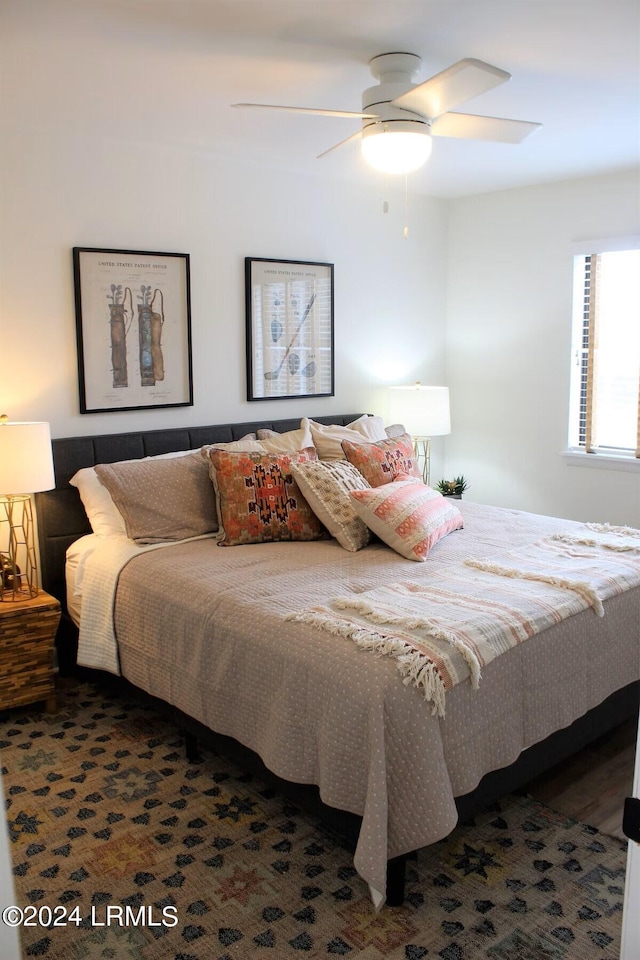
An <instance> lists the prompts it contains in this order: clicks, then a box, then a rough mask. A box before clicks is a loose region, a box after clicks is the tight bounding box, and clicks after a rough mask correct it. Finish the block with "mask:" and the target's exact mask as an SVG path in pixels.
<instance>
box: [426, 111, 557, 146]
mask: <svg viewBox="0 0 640 960" xmlns="http://www.w3.org/2000/svg"><path fill="white" fill-rule="evenodd" d="M541 126H542V124H541V123H530V122H529V121H528V120H505V119H503V118H502V117H477V116H475V115H474V114H471V113H443V114H442V116H440V117H436V119H435V120H433V121H432V123H431V135H432V136H433V137H459V138H462V139H465V140H494V141H496V142H497V143H521V142H522V141H523V140H524V138H525V137H528V136H529V134H530V133H533V132H534V131H535V130H538V129H539V127H541Z"/></svg>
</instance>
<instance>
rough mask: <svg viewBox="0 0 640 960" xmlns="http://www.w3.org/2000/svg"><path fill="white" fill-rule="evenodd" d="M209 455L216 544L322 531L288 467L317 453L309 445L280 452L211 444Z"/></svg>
mask: <svg viewBox="0 0 640 960" xmlns="http://www.w3.org/2000/svg"><path fill="white" fill-rule="evenodd" d="M209 459H210V461H211V465H212V471H211V474H212V480H213V484H214V487H215V488H216V492H217V494H218V495H219V504H220V517H219V519H220V525H221V526H222V527H223V528H224V537H223V539H222V540H220V541H219V543H220V545H221V546H223V547H234V546H239V545H240V544H247V543H268V542H271V541H274V540H319V539H321V538H322V537H325V536H326V531H325V529H324V527H323V526H322V524H321V523H320V521H319V520H318V518H317V517H316V515H315V514H314V513H313V511H312V510H311V508H310V506H309V505H308V503H307V501H306V500H305V499H304V497H303V496H302V494H301V493H300V488H299V487H298V485H297V483H296V482H295V480H294V478H293V474H292V473H291V464H292V463H305V462H307V461H308V460H315V459H316V451H315V449H314V448H313V447H310V448H307V449H305V450H298V451H292V452H291V453H279V454H268V453H259V452H255V453H252V452H250V451H247V452H246V453H227V452H226V451H224V450H216V449H212V450H211V451H209Z"/></svg>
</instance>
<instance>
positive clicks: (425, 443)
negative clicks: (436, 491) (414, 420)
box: [411, 437, 431, 486]
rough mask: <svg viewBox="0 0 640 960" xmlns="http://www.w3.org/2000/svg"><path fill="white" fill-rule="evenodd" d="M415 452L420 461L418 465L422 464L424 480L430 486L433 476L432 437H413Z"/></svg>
mask: <svg viewBox="0 0 640 960" xmlns="http://www.w3.org/2000/svg"><path fill="white" fill-rule="evenodd" d="M411 439H412V440H413V452H414V454H415V456H416V460H417V461H418V467H420V466H422V481H423V483H426V484H427V486H429V481H430V478H431V438H430V437H412V438H411Z"/></svg>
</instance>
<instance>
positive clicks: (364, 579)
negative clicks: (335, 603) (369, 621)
mask: <svg viewBox="0 0 640 960" xmlns="http://www.w3.org/2000/svg"><path fill="white" fill-rule="evenodd" d="M461 509H462V511H463V514H464V518H465V528H464V530H461V531H457V532H454V533H452V534H450V535H449V536H448V537H447V538H446V539H445V540H443V541H441V542H440V543H439V544H438V545H437V546H436V548H435V549H434V550H433V552H432V555H431V556H430V558H429V559H428V560H427V562H426V563H423V564H420V563H411V562H410V561H407V560H404V559H402V558H401V557H399V556H397V555H396V554H395V553H393V552H392V551H391V550H390V549H389V548H388V547H386V546H384V545H383V544H380V543H374V544H371V545H370V546H369V547H367V548H366V549H364V550H362V551H360V552H359V553H356V554H351V553H348V552H347V551H345V550H343V549H342V548H341V547H340V546H339V545H338V544H337V543H336V542H335V541H326V542H317V543H276V544H263V545H258V546H242V547H228V548H223V547H218V546H217V545H216V543H215V541H213V540H200V541H195V542H192V543H187V544H184V545H179V546H173V547H172V548H171V549H167V550H162V549H160V550H154V551H151V552H149V553H145V554H143V555H142V556H139V557H137V558H136V559H134V560H132V561H131V562H130V563H129V564H128V565H127V566H126V567H125V568H124V570H123V572H122V574H121V576H120V582H119V586H118V590H117V602H116V611H115V622H116V633H117V638H118V645H119V655H120V665H121V670H122V673H123V675H124V676H126V677H127V678H128V679H129V680H131V681H132V682H133V683H134V684H136V685H138V686H140V687H142V688H143V689H145V690H147V691H148V692H150V693H152V694H153V695H155V696H157V697H160V698H162V699H163V700H166V701H168V702H169V703H171V704H173V705H175V706H176V707H178V708H179V709H180V710H182V711H184V712H185V713H186V714H188V715H190V716H193V717H195V718H197V719H198V720H200V721H201V722H203V723H205V724H206V725H207V726H209V727H211V728H212V729H214V730H216V731H218V732H219V733H222V734H227V735H230V736H233V737H235V738H236V739H237V740H239V741H240V742H241V743H243V744H245V745H246V746H248V747H251V748H252V749H253V750H255V751H257V753H259V754H260V756H261V757H262V759H263V760H264V762H265V763H266V765H267V766H268V767H269V768H270V769H271V770H273V772H274V773H276V774H277V775H278V776H280V777H283V778H284V779H288V780H292V781H296V782H300V783H315V784H318V785H319V788H320V794H321V797H322V799H323V800H324V801H325V803H327V804H330V805H331V806H334V807H338V808H340V809H345V810H349V811H351V812H353V813H357V814H360V815H361V816H362V818H363V819H362V827H361V831H360V836H359V842H358V845H357V849H356V853H355V858H354V863H355V866H356V869H357V870H358V872H359V874H360V875H361V876H362V878H363V879H364V880H365V881H366V882H367V883H368V884H369V885H370V886H371V887H372V888H373V889H374V890H375V891H379V892H381V893H382V894H384V891H385V884H386V861H387V858H389V857H394V856H397V855H399V854H402V853H405V852H407V851H409V850H413V849H417V848H419V847H422V846H425V845H427V844H429V843H432V842H434V841H436V840H438V839H440V838H442V837H444V836H446V835H447V834H448V833H449V832H450V831H451V830H452V829H453V827H454V825H455V823H456V809H455V805H454V801H453V798H454V796H459V795H462V794H465V793H467V792H469V791H470V790H472V789H473V788H474V787H475V786H476V784H477V783H478V782H479V780H480V779H481V777H482V776H483V775H484V774H485V773H486V772H488V771H489V770H493V769H497V768H499V767H502V766H506V765H508V764H509V763H511V762H512V761H513V760H514V759H515V758H516V757H517V756H518V754H519V753H520V752H521V751H522V750H523V749H524V748H526V747H527V746H530V745H531V744H532V743H535V742H537V741H539V740H541V739H543V738H545V737H546V736H548V735H549V734H550V733H552V732H553V731H554V730H556V729H558V728H560V727H563V726H567V725H568V724H570V723H571V722H572V721H573V720H574V719H575V718H576V717H578V716H580V715H582V714H583V713H585V712H586V711H587V710H588V709H590V708H591V707H593V706H595V705H597V704H598V703H600V702H601V701H602V700H604V699H605V698H606V697H607V696H608V695H609V694H610V693H612V692H613V691H615V690H616V689H618V688H620V687H622V686H624V685H625V684H627V683H629V682H631V681H632V680H634V679H637V678H639V677H640V640H639V634H640V627H639V624H640V589H635V590H632V591H629V592H627V593H624V594H622V595H620V596H616V597H613V598H611V599H610V600H608V601H606V603H605V616H604V617H603V618H599V617H596V616H595V615H594V613H593V611H592V610H590V609H587V610H584V611H583V612H581V613H578V614H576V615H575V616H572V617H570V618H569V619H567V620H564V621H563V622H562V623H559V624H558V625H556V626H554V627H552V628H550V629H548V630H545V631H543V632H542V633H539V634H537V635H536V636H534V637H532V638H531V639H529V640H527V641H526V642H525V643H521V644H519V645H518V646H516V647H514V648H513V649H512V650H509V651H508V652H507V653H505V654H504V655H502V656H500V657H498V658H497V659H495V660H493V661H492V662H491V663H489V664H488V665H487V666H486V668H485V669H484V670H483V679H482V683H481V684H480V686H479V688H478V689H477V690H474V689H472V687H471V685H470V683H468V682H464V683H461V684H459V685H457V686H455V687H454V688H453V689H451V690H450V691H449V692H448V693H447V711H446V718H439V717H437V716H434V715H432V710H431V705H430V704H429V703H428V702H427V701H425V698H424V696H422V694H421V692H420V691H419V690H418V689H417V688H416V687H414V686H411V685H409V686H406V685H404V684H403V682H402V677H401V675H400V674H399V672H398V670H397V669H396V665H395V663H394V662H393V660H392V659H391V658H389V657H381V656H376V655H375V654H374V653H372V652H370V651H366V650H362V649H360V648H359V647H358V646H356V645H355V644H354V643H352V642H351V641H350V640H348V639H345V638H343V637H340V636H333V635H332V634H330V633H326V632H325V631H322V630H317V629H314V628H313V627H311V626H306V625H301V624H299V623H292V622H290V621H287V620H286V617H287V616H288V615H289V614H291V613H295V612H298V611H300V610H303V609H305V608H307V607H309V605H312V604H318V603H321V604H322V603H327V602H328V601H330V600H331V599H332V598H334V597H336V596H344V595H345V594H350V593H351V594H358V593H362V592H364V591H367V590H372V589H374V588H377V587H380V586H383V585H384V584H388V583H394V582H396V581H398V580H400V579H402V580H405V581H407V580H415V581H416V582H427V581H428V579H429V576H430V572H432V571H433V569H434V568H435V567H441V565H443V564H451V563H456V564H459V563H460V562H461V561H463V560H465V559H466V558H468V557H472V556H475V557H497V556H499V555H500V554H501V553H504V551H505V550H508V549H514V548H519V547H522V546H525V545H526V544H528V543H533V542H534V541H537V540H539V539H540V538H541V537H544V536H547V535H549V534H553V533H558V532H576V531H581V530H583V529H584V528H583V527H582V525H580V524H575V523H572V522H570V521H566V520H555V519H550V518H545V517H538V516H534V515H531V514H524V513H520V512H517V511H511V510H500V509H498V508H494V507H486V506H480V505H477V504H473V503H468V502H466V501H462V503H461Z"/></svg>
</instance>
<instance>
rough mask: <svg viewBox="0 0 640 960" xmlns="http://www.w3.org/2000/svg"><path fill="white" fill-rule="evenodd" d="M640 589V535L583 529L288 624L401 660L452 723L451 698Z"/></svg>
mask: <svg viewBox="0 0 640 960" xmlns="http://www.w3.org/2000/svg"><path fill="white" fill-rule="evenodd" d="M638 585H640V530H634V529H632V528H629V527H610V526H609V525H607V524H588V525H585V529H584V533H583V534H580V533H574V532H572V533H568V534H555V535H554V536H551V537H546V538H545V539H543V540H540V541H538V542H537V543H535V544H532V545H531V546H529V547H527V548H526V549H521V550H516V551H513V552H511V553H504V554H501V555H500V556H499V557H497V558H493V559H491V560H478V559H469V560H466V561H465V562H464V563H461V564H456V565H452V566H450V567H449V568H448V569H445V570H443V571H441V572H437V571H436V572H433V571H431V570H429V572H428V575H427V582H425V583H416V582H409V581H407V582H401V583H395V584H391V585H389V586H386V587H381V588H379V589H376V590H370V591H367V592H366V593H361V594H353V595H351V596H347V597H338V598H336V599H335V600H333V601H332V602H331V604H330V605H329V606H318V607H311V608H309V609H308V610H304V611H301V612H299V613H295V614H290V615H289V616H288V617H287V619H288V620H294V621H299V622H302V623H308V624H312V625H313V626H316V627H320V628H322V629H324V630H326V631H328V632H329V633H332V634H335V635H337V636H343V637H347V638H349V639H351V640H353V641H354V642H355V643H356V644H358V646H360V647H363V648H365V649H368V650H373V651H375V652H377V653H380V654H387V655H389V656H391V657H394V658H395V660H396V662H397V666H398V669H399V670H400V672H401V674H402V675H403V677H404V682H405V683H406V684H409V683H413V684H415V685H416V686H417V687H419V688H420V689H421V690H422V691H423V693H424V696H425V699H426V700H428V701H430V702H431V703H433V713H436V714H438V716H441V717H443V716H444V714H445V693H446V691H447V690H449V689H451V687H453V686H454V685H455V684H457V683H461V682H462V681H463V680H466V679H467V678H470V681H471V684H472V686H473V687H476V688H477V686H478V684H479V682H480V678H481V672H482V668H483V667H484V666H485V665H486V664H487V663H490V662H491V661H492V660H493V659H495V657H497V656H499V655H500V654H501V653H504V652H505V651H506V650H509V649H510V648H511V647H514V646H516V644H518V643H521V642H522V641H523V640H526V639H527V638H528V637H531V636H533V635H534V634H536V633H539V632H540V631H542V630H545V629H546V628H547V627H550V626H553V625H554V624H556V623H559V622H560V621H561V620H564V619H566V618H567V617H570V616H572V615H573V614H575V613H579V612H580V611H582V610H585V609H587V608H589V607H592V608H593V610H594V613H595V614H596V615H598V616H603V615H604V608H603V601H604V600H606V599H608V598H609V597H612V596H615V595H616V594H619V593H622V592H623V591H625V590H630V589H632V588H633V587H636V586H638Z"/></svg>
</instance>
